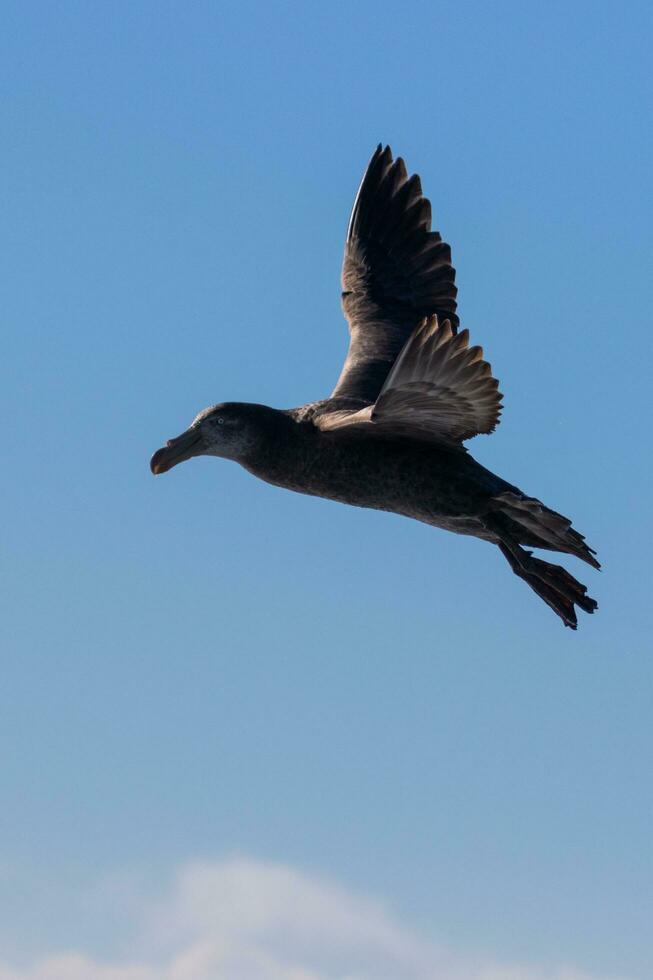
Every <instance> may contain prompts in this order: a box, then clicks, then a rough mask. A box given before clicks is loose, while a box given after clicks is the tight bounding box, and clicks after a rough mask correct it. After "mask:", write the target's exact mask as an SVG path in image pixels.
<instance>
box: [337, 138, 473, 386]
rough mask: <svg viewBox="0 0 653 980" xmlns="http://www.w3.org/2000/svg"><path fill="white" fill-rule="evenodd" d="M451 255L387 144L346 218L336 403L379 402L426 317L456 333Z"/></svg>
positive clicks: (413, 180)
mask: <svg viewBox="0 0 653 980" xmlns="http://www.w3.org/2000/svg"><path fill="white" fill-rule="evenodd" d="M454 279H455V270H454V269H453V268H452V266H451V250H450V248H449V246H448V245H447V244H445V243H444V242H443V241H442V239H441V237H440V235H439V234H438V232H437V231H431V205H430V203H429V201H428V200H427V199H426V198H425V197H424V196H423V194H422V186H421V183H420V179H419V177H418V176H417V175H414V176H413V177H408V174H407V173H406V167H405V165H404V162H403V160H402V159H401V157H398V158H397V159H396V160H395V161H394V162H393V160H392V152H391V150H390V147H389V146H386V148H385V149H382V147H381V145H380V144H379V146H378V147H377V149H376V152H375V153H374V155H373V157H372V159H371V160H370V163H369V165H368V168H367V170H366V172H365V176H364V177H363V181H362V183H361V186H360V188H359V191H358V194H357V196H356V200H355V202H354V207H353V210H352V213H351V218H350V220H349V228H348V230H347V241H346V244H345V255H344V261H343V266H342V289H343V294H342V305H343V310H344V313H345V316H346V317H347V320H348V321H349V331H350V335H351V337H350V344H349V352H348V355H347V360H346V361H345V365H344V367H343V369H342V374H341V375H340V378H339V380H338V384H337V385H336V387H335V389H334V391H333V395H332V397H333V398H339V397H346V398H355V399H358V400H359V401H361V402H364V403H365V402H366V403H368V404H369V403H371V402H373V401H375V400H376V398H377V396H378V394H379V392H380V391H381V388H382V386H383V383H384V381H385V379H386V378H387V376H388V372H389V371H390V369H391V367H392V365H393V363H394V361H395V358H396V357H397V355H398V354H399V351H400V350H401V349H402V347H403V346H404V344H405V343H406V341H407V340H408V338H409V337H410V335H411V334H412V333H413V331H414V330H415V327H416V326H417V325H418V324H419V322H420V321H421V320H422V319H423V318H424V317H425V316H429V315H432V314H436V315H438V316H439V317H440V319H445V318H447V319H448V320H449V322H450V323H451V327H452V330H453V331H454V332H455V330H456V328H457V326H458V317H457V316H456V312H455V311H456V293H457V290H456V287H455V285H454Z"/></svg>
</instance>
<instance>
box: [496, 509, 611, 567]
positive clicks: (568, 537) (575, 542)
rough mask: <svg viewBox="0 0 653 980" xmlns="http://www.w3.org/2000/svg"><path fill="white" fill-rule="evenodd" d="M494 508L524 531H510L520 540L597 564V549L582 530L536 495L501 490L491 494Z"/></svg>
mask: <svg viewBox="0 0 653 980" xmlns="http://www.w3.org/2000/svg"><path fill="white" fill-rule="evenodd" d="M492 503H493V506H494V508H495V509H496V510H497V511H499V513H500V514H503V515H504V516H505V517H508V518H509V519H510V522H511V523H512V524H513V525H514V524H516V525H518V529H516V530H521V531H523V532H524V535H523V537H522V535H518V534H516V533H515V531H513V532H512V534H513V537H514V538H516V539H518V540H519V543H520V544H528V545H531V546H532V547H534V548H548V549H550V550H551V551H563V552H565V554H568V555H575V556H576V558H580V559H581V560H582V561H586V562H587V563H588V565H591V566H592V567H593V568H600V567H601V566H600V564H599V563H598V561H597V560H596V558H595V557H594V556H595V555H596V552H595V551H594V549H593V548H590V547H589V545H588V544H587V543H586V541H585V538H584V537H583V535H582V534H579V533H578V531H576V530H575V529H574V528H573V527H572V526H571V521H570V520H569V518H568V517H563V516H562V514H557V513H556V511H555V510H550V509H549V508H548V507H545V505H544V504H543V503H542V501H541V500H536V499H535V497H524V496H521V495H518V494H516V493H510V492H508V493H502V494H499V495H498V496H497V497H494V499H493V501H492Z"/></svg>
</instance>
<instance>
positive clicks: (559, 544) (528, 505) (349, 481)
mask: <svg viewBox="0 0 653 980" xmlns="http://www.w3.org/2000/svg"><path fill="white" fill-rule="evenodd" d="M454 279H455V272H454V269H453V268H452V265H451V250H450V248H449V246H448V245H447V244H445V242H443V241H442V238H441V237H440V235H439V234H438V232H437V231H431V205H430V203H429V201H428V200H427V199H426V198H425V197H424V195H423V194H422V187H421V183H420V179H419V177H418V176H417V175H414V176H412V177H409V176H408V174H407V172H406V167H405V165H404V162H403V160H402V159H401V157H398V158H397V159H396V160H393V158H392V152H391V150H390V147H388V146H386V147H385V148H383V147H382V146H381V145H379V146H378V147H377V149H376V151H375V153H374V155H373V156H372V159H371V160H370V163H369V165H368V167H367V170H366V171H365V175H364V177H363V180H362V183H361V186H360V189H359V191H358V194H357V196H356V200H355V202H354V207H353V210H352V213H351V218H350V220H349V227H348V229H347V240H346V243H345V255H344V262H343V267H342V290H343V291H342V305H343V310H344V313H345V316H346V318H347V320H348V322H349V332H350V344H349V352H348V355H347V359H346V361H345V364H344V367H343V369H342V373H341V375H340V378H339V379H338V383H337V384H336V387H335V388H334V390H333V393H332V394H331V396H330V398H325V399H321V400H320V401H315V402H311V403H310V404H308V405H302V406H300V407H299V408H291V409H284V410H281V409H276V408H269V407H268V406H266V405H254V404H250V403H244V402H224V403H222V404H218V405H213V406H212V407H210V408H206V409H204V411H202V412H200V413H199V415H198V416H197V417H196V418H195V420H194V421H193V423H192V424H191V426H190V428H189V429H187V430H186V431H185V432H184V433H182V435H180V436H178V437H177V438H176V439H171V440H170V441H169V442H168V443H167V444H166V446H165V447H164V448H163V449H159V450H158V451H157V452H156V453H155V454H154V456H153V457H152V461H151V468H152V472H153V473H155V474H157V473H165V472H166V470H169V469H171V467H173V466H176V465H177V463H181V462H182V461H183V460H185V459H190V457H192V456H221V457H224V458H225V459H232V460H235V461H236V462H238V463H240V464H241V465H242V466H244V467H245V469H247V470H249V471H250V472H251V473H253V474H254V475H255V476H258V477H260V479H262V480H265V481H266V482H268V483H273V484H275V485H277V486H281V487H286V488H287V489H289V490H296V491H297V492H298V493H307V494H312V495H314V496H317V497H327V498H329V499H331V500H339V501H341V502H342V503H346V504H353V505H355V506H357V507H372V508H374V509H376V510H386V511H392V512H394V513H395V514H403V515H404V516H405V517H412V518H414V519H415V520H417V521H422V522H423V523H424V524H431V525H433V526H434V527H440V528H445V529H446V530H448V531H455V532H456V533H457V534H471V535H473V536H475V537H477V538H482V539H483V540H485V541H490V542H492V544H495V545H497V546H498V547H499V549H500V550H501V552H502V554H503V555H504V556H505V557H506V559H507V561H508V563H509V565H510V567H511V568H512V570H513V572H514V573H515V574H516V575H518V576H519V577H520V578H522V579H523V580H524V581H525V582H527V583H528V585H530V587H531V589H533V591H534V592H536V593H537V595H539V596H540V598H542V599H543V600H544V601H545V602H546V603H547V604H548V605H549V606H550V607H551V609H553V611H554V612H555V613H557V615H558V616H559V617H560V618H561V619H562V621H563V623H564V624H565V626H570V627H571V628H572V629H575V628H576V625H577V621H576V610H575V608H574V607H575V606H578V607H579V608H580V609H583V610H584V611H585V612H588V613H591V612H594V610H595V609H596V606H597V604H596V601H595V600H594V599H592V598H590V597H589V596H588V595H587V589H586V587H585V586H584V585H582V584H581V583H580V582H578V581H577V580H576V579H575V578H573V577H572V576H571V575H570V574H569V572H567V571H566V570H565V569H564V568H562V567H561V566H560V565H553V564H551V563H550V562H546V561H543V560H542V559H540V558H536V557H534V556H533V554H532V552H531V551H530V550H528V549H530V548H544V549H547V550H549V551H560V552H564V553H565V554H569V555H575V556H576V557H577V558H582V559H583V561H586V562H588V564H590V565H593V566H594V568H599V563H598V561H597V560H596V558H595V557H594V555H595V552H594V551H593V550H592V549H591V548H590V547H588V545H587V544H586V543H585V539H584V538H583V536H582V535H581V534H579V533H578V532H577V531H575V530H574V529H573V528H572V526H571V521H569V520H568V519H567V518H566V517H562V516H561V515H560V514H557V513H556V512H555V511H553V510H550V509H549V508H548V507H546V506H545V505H544V504H543V503H541V502H540V501H539V500H537V499H536V498H535V497H529V496H527V495H526V494H525V493H523V492H522V491H521V490H519V489H518V488H517V487H515V486H512V484H510V483H506V481H505V480H502V479H501V478H500V477H498V476H495V475H494V474H493V473H491V472H490V471H489V470H486V469H485V468H484V467H483V466H481V465H480V464H479V463H477V462H476V461H475V460H474V459H473V458H472V457H471V456H470V455H469V453H468V452H467V450H466V449H465V447H464V446H463V442H464V441H465V440H466V439H471V438H472V436H475V435H477V434H479V433H482V432H486V433H487V432H492V431H493V430H494V428H495V426H496V425H497V424H498V421H499V414H500V412H501V395H500V393H499V391H498V383H497V381H496V380H495V379H494V378H493V377H492V373H491V370H490V365H489V364H488V363H487V361H485V360H484V359H483V351H482V349H481V348H480V347H470V346H469V334H468V332H467V330H460V331H459V330H458V327H459V318H458V316H457V315H456V293H457V290H456V287H455V285H454ZM524 545H525V546H526V547H524Z"/></svg>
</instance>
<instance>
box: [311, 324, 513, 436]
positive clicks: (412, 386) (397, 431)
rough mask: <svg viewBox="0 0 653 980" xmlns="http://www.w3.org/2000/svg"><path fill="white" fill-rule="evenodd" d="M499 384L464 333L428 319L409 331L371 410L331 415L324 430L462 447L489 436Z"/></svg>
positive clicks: (497, 410) (498, 407)
mask: <svg viewBox="0 0 653 980" xmlns="http://www.w3.org/2000/svg"><path fill="white" fill-rule="evenodd" d="M501 398H502V396H501V394H500V393H499V390H498V381H496V379H495V378H493V377H492V371H491V368H490V365H489V364H488V363H487V362H486V361H484V360H483V350H482V348H481V347H470V346H469V333H468V331H467V330H462V331H461V332H460V333H459V334H454V333H453V330H452V328H451V324H450V323H449V321H448V320H445V321H444V322H443V323H441V324H438V319H437V317H435V316H432V317H427V318H426V319H425V320H424V321H423V322H422V323H421V324H420V325H419V326H418V327H417V329H416V330H415V331H414V333H413V335H412V336H411V338H410V339H409V340H408V342H407V343H406V345H405V346H404V348H403V350H402V351H401V353H400V355H399V357H398V358H397V360H396V361H395V364H394V366H393V368H392V370H391V371H390V373H389V375H388V377H387V379H386V381H385V384H384V385H383V388H382V389H381V392H380V394H379V397H378V398H377V400H376V402H375V403H374V405H372V406H369V407H367V408H364V409H362V410H360V411H358V412H344V411H339V412H334V413H332V415H330V416H329V415H327V416H325V417H324V419H323V420H322V421H321V422H320V423H319V424H320V427H321V428H323V429H332V430H333V429H344V428H350V427H351V426H361V425H365V426H367V427H368V432H369V433H370V434H373V433H376V434H379V435H396V436H406V437H408V438H420V439H426V440H428V441H433V442H438V443H441V444H443V445H448V446H451V447H461V444H462V442H463V440H465V439H471V437H472V436H475V435H478V434H479V433H481V432H492V431H493V430H494V428H495V427H496V425H497V424H498V421H499V415H500V413H501Z"/></svg>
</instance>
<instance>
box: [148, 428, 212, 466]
mask: <svg viewBox="0 0 653 980" xmlns="http://www.w3.org/2000/svg"><path fill="white" fill-rule="evenodd" d="M203 452H204V440H203V439H202V433H201V432H200V429H199V426H197V427H195V428H191V429H187V430H186V431H185V432H182V434H181V435H180V436H177V438H176V439H169V440H168V442H167V443H166V444H165V446H164V447H163V449H157V451H156V452H155V454H154V456H153V457H152V459H151V460H150V469H151V470H152V472H153V473H154V475H155V476H158V475H159V473H166V472H167V471H168V470H171V469H172V467H173V466H176V465H177V463H183V462H184V460H185V459H190V458H191V457H192V456H201V455H202V453H203Z"/></svg>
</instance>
